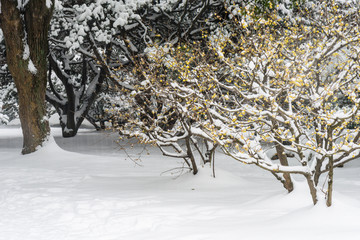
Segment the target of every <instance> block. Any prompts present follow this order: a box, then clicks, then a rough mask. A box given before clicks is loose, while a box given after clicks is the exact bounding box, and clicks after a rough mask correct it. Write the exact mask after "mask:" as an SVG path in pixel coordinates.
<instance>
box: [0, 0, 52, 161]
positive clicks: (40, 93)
mask: <svg viewBox="0 0 360 240" xmlns="http://www.w3.org/2000/svg"><path fill="white" fill-rule="evenodd" d="M53 6H54V1H50V0H38V1H35V0H30V1H9V0H1V13H0V20H1V29H2V31H3V35H4V39H5V44H6V57H7V64H8V66H9V70H10V72H11V75H12V77H13V79H14V81H15V84H16V88H17V91H18V96H19V110H20V112H19V116H20V120H21V127H22V131H23V136H24V144H23V150H22V153H23V154H27V153H31V152H34V151H35V150H36V148H37V147H38V146H41V145H42V144H43V142H44V141H45V139H46V137H47V135H48V133H49V131H50V129H49V125H48V122H47V120H46V119H45V118H44V116H45V89H46V82H47V54H48V30H49V24H50V20H51V16H52V11H53Z"/></svg>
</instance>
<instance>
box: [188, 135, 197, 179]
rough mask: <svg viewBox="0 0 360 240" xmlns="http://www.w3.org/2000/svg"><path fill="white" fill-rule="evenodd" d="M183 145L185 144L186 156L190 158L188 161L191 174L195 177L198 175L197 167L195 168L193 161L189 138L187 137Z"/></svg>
mask: <svg viewBox="0 0 360 240" xmlns="http://www.w3.org/2000/svg"><path fill="white" fill-rule="evenodd" d="M185 143H186V149H187V155H188V157H189V158H190V161H191V165H192V171H193V174H194V175H196V174H197V173H198V169H197V166H196V161H195V157H194V154H193V153H192V150H191V144H190V137H187V138H186V139H185Z"/></svg>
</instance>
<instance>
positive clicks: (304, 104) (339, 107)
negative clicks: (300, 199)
mask: <svg viewBox="0 0 360 240" xmlns="http://www.w3.org/2000/svg"><path fill="white" fill-rule="evenodd" d="M312 7H314V8H315V9H316V11H312V12H311V11H307V12H304V13H303V15H302V16H300V17H298V18H291V19H289V20H288V21H286V20H285V19H283V18H279V17H278V15H271V14H268V15H267V16H266V18H261V17H258V16H257V15H256V16H254V17H252V18H249V19H247V20H245V19H244V18H241V17H237V16H236V15H235V14H233V19H232V20H231V21H229V22H224V25H223V27H222V28H219V29H217V31H216V34H215V35H213V36H212V37H210V40H209V43H208V47H207V48H199V47H198V46H197V44H188V45H183V47H177V48H174V47H170V48H169V49H164V48H157V49H155V50H154V54H152V57H151V59H152V60H151V61H152V62H153V63H152V64H155V66H159V63H161V64H162V68H163V70H162V71H154V70H153V69H150V70H149V71H151V72H152V73H151V74H145V77H144V82H143V87H142V88H143V89H144V91H148V89H152V90H151V91H153V92H156V93H158V95H159V97H161V99H162V101H161V105H164V106H168V107H167V108H168V109H171V112H174V113H175V116H176V118H175V120H176V122H178V123H179V125H181V126H182V127H183V128H185V127H186V131H185V130H182V132H184V133H186V134H190V133H193V134H195V135H196V136H197V137H200V138H202V139H205V140H206V141H212V144H213V145H218V146H220V148H221V149H222V150H223V152H224V153H225V154H227V155H229V156H230V157H232V158H234V159H236V160H238V161H240V162H243V163H246V164H253V165H256V166H258V167H260V168H262V169H264V170H266V171H269V172H270V173H272V174H273V175H274V176H275V177H276V178H277V179H278V180H279V181H280V182H282V184H283V185H284V187H285V188H286V189H287V190H288V191H289V192H290V191H292V190H293V188H294V185H293V179H292V175H294V174H297V175H302V176H304V178H305V180H306V182H307V184H308V187H309V192H310V194H311V197H312V200H313V203H314V204H316V203H317V201H318V199H319V197H320V196H319V193H320V192H321V191H322V189H321V187H320V185H321V184H320V176H321V175H323V174H327V176H326V177H325V178H326V179H327V183H328V184H327V189H326V190H324V192H325V193H326V198H327V205H328V206H330V205H331V204H332V188H333V172H334V168H336V167H339V166H343V165H344V164H345V163H347V162H349V161H351V160H354V159H356V158H358V157H359V156H360V145H359V138H360V134H359V130H358V128H357V126H358V123H359V114H358V111H359V102H360V95H359V90H360V89H359V88H360V83H359V70H360V65H359V63H360V62H359V60H360V59H359V53H360V45H359V44H360V41H359V28H358V14H357V13H358V9H356V8H355V7H354V6H353V5H348V4H344V3H341V4H338V3H336V2H331V3H328V2H321V3H318V4H316V5H314V6H312ZM325 13H326V14H325ZM250 14H256V13H255V12H254V11H253V12H252V13H251V12H250ZM184 55H185V56H186V57H182V56H184ZM161 64H160V66H161ZM156 68H158V67H156ZM154 74H155V75H154ZM139 89H140V88H139ZM148 99H149V101H150V102H149V104H146V105H147V106H149V105H150V103H151V104H152V105H154V104H155V103H156V98H154V99H153V100H150V98H148ZM157 109H158V108H157ZM157 109H150V110H149V111H147V112H148V113H147V117H146V118H143V120H142V121H138V122H136V124H137V126H138V129H139V130H141V131H143V132H141V131H139V133H138V135H139V136H141V137H143V138H144V139H148V138H149V136H156V143H157V144H158V142H159V140H160V141H163V142H165V143H168V144H169V143H173V142H176V141H177V140H178V139H179V137H178V136H181V135H179V134H173V135H169V136H170V137H168V138H164V137H163V136H164V135H165V134H167V135H168V134H169V133H168V129H167V128H168V126H171V125H169V123H167V124H165V127H161V123H162V122H164V121H165V123H166V121H170V120H171V118H170V115H169V116H166V115H165V116H164V114H163V116H162V118H159V117H153V116H152V115H150V113H152V114H153V115H154V114H156V113H157V112H156V110H157ZM145 113H146V112H145ZM149 116H150V117H151V119H152V121H149V120H147V119H148V118H149ZM172 118H174V117H172ZM144 120H145V121H144ZM149 122H150V126H151V127H148V128H145V127H144V126H147V124H149ZM155 123H156V124H155ZM184 123H185V124H184ZM179 155H181V154H179Z"/></svg>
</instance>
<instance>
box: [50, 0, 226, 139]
mask: <svg viewBox="0 0 360 240" xmlns="http://www.w3.org/2000/svg"><path fill="white" fill-rule="evenodd" d="M181 2H182V1H168V0H161V1H133V2H132V4H128V3H125V2H123V1H115V0H106V1H97V2H92V1H78V0H76V1H64V2H63V4H62V6H61V7H60V8H58V9H56V11H55V14H54V15H55V16H54V18H53V21H52V31H51V33H52V35H51V39H50V40H51V41H50V42H51V44H50V51H51V55H50V59H49V62H50V70H51V71H52V72H53V73H55V74H53V75H52V78H49V80H50V81H49V83H50V84H49V87H48V91H47V94H46V99H47V100H48V101H49V102H50V103H51V104H52V105H54V107H55V108H56V110H57V112H58V113H59V116H60V123H61V126H62V129H63V136H65V137H72V136H75V135H76V133H77V130H78V128H79V127H80V126H81V123H82V121H83V120H84V119H85V118H86V119H88V120H90V122H92V123H93V124H94V125H96V124H95V122H96V121H98V120H99V121H102V120H100V119H94V116H97V115H99V114H94V112H95V111H94V110H95V109H96V108H94V107H93V103H95V102H96V101H97V98H99V96H100V95H101V93H102V92H103V91H104V89H106V88H102V86H103V85H104V84H106V85H113V86H115V87H117V88H120V89H121V90H123V91H124V90H125V91H128V90H130V91H132V90H134V87H133V84H134V82H136V79H133V80H135V81H132V82H129V81H128V79H126V76H125V75H126V74H127V73H126V72H128V71H129V70H132V69H133V68H136V62H137V59H138V58H141V57H142V56H144V54H145V51H146V49H147V47H148V45H151V44H153V43H155V42H156V43H158V44H164V43H166V42H172V43H173V44H174V43H177V42H181V41H183V40H194V39H199V38H200V39H201V34H202V31H203V30H205V29H208V28H210V25H209V23H211V22H212V21H214V19H213V18H211V16H212V15H213V13H215V12H221V11H222V10H223V9H224V8H223V3H222V1H211V2H209V1H204V0H197V1H186V3H185V4H181ZM207 18H208V19H210V20H209V21H206V19H207ZM80 62H81V63H80ZM80 72H81V74H78V73H80ZM94 72H99V73H100V72H101V75H100V77H96V76H97V75H96V74H94ZM124 72H125V74H124ZM80 75H81V76H80ZM124 79H126V80H124ZM94 86H96V87H94ZM110 118H112V117H110Z"/></svg>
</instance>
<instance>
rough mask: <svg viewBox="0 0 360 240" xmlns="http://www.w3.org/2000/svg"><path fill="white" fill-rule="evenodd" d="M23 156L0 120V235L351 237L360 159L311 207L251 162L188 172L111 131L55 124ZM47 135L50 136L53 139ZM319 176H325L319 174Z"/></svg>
mask: <svg viewBox="0 0 360 240" xmlns="http://www.w3.org/2000/svg"><path fill="white" fill-rule="evenodd" d="M52 135H53V137H52V138H50V141H49V142H48V143H47V144H46V145H45V147H43V148H42V149H40V150H39V151H38V152H36V153H34V154H30V155H25V156H24V155H21V154H20V151H21V145H22V142H21V128H20V127H19V125H16V124H15V123H14V124H12V125H10V126H0V156H1V157H0V186H1V187H0V214H1V219H0V233H1V234H0V240H9V239H11V240H23V239H26V240H48V239H51V240H64V239H66V240H85V239H86V240H117V239H130V240H137V239H139V240H143V239H157V240H165V239H172V240H173V239H177V240H180V239H181V240H200V239H206V240H217V239H246V240H263V239H275V238H276V239H280V240H281V239H292V240H294V239H295V240H297V239H299V240H300V239H312V240H313V239H328V240H335V239H336V240H338V239H357V238H358V236H359V234H360V222H359V221H358V216H359V215H360V204H359V203H360V163H359V162H357V161H354V162H351V163H349V165H346V166H345V167H344V168H340V169H336V171H335V182H334V184H335V192H334V205H333V206H332V207H331V208H327V207H326V205H325V203H324V199H323V196H322V195H320V202H319V203H318V204H317V205H316V206H313V205H312V202H311V198H310V195H309V193H308V189H307V186H306V185H305V183H304V182H301V179H300V178H299V179H295V180H296V182H295V189H296V190H295V191H294V192H293V193H291V194H287V193H286V191H285V190H283V189H282V186H281V184H279V183H278V182H277V181H276V180H275V178H274V177H273V176H272V175H271V174H269V173H266V172H264V171H262V170H260V169H258V168H256V167H253V166H249V165H242V164H240V163H238V162H236V161H233V160H230V159H227V158H226V157H225V156H224V155H222V154H221V153H217V155H216V178H213V177H212V169H211V168H210V167H209V166H203V167H200V170H199V174H198V175H195V176H194V175H192V174H191V173H187V172H186V171H185V170H183V169H181V168H179V167H182V163H181V161H180V160H178V159H172V158H166V157H163V156H162V155H161V154H160V152H159V151H158V150H157V149H156V148H154V147H151V146H147V145H138V144H136V141H134V140H122V141H120V142H119V143H115V140H116V139H117V138H118V134H116V133H111V132H96V131H93V130H91V129H80V131H79V134H78V135H77V136H76V137H75V138H67V139H64V138H61V137H60V136H61V129H59V128H54V127H53V128H52ZM54 139H55V140H54ZM321 181H322V182H323V181H324V179H322V180H321Z"/></svg>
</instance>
